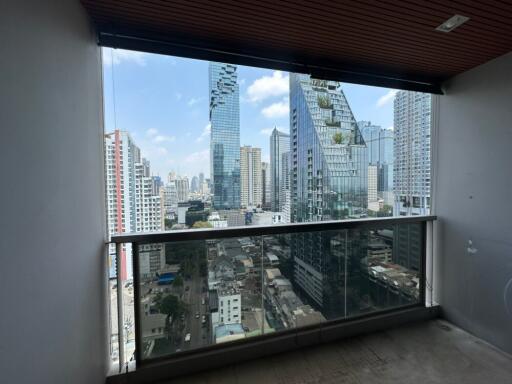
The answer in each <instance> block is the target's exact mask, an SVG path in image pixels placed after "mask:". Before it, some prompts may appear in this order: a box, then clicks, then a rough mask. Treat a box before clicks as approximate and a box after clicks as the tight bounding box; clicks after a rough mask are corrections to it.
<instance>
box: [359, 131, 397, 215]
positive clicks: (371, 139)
mask: <svg viewBox="0 0 512 384" xmlns="http://www.w3.org/2000/svg"><path fill="white" fill-rule="evenodd" d="M358 126H359V129H360V131H361V134H362V135H363V139H364V141H365V143H366V146H367V147H368V164H369V165H375V166H377V191H378V195H379V197H380V198H383V199H384V204H388V205H391V206H392V205H393V204H394V199H393V141H394V132H393V130H391V129H383V128H382V127H381V126H380V125H374V124H372V123H371V122H370V121H360V122H358Z"/></svg>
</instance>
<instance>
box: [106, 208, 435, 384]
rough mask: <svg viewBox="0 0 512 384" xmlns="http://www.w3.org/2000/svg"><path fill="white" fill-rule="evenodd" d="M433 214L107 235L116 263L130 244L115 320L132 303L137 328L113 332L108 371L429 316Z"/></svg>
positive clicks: (218, 356)
mask: <svg viewBox="0 0 512 384" xmlns="http://www.w3.org/2000/svg"><path fill="white" fill-rule="evenodd" d="M434 220H435V217H433V216H421V217H420V216H417V217H402V218H383V219H359V220H347V221H336V222H317V223H301V224H290V225H277V226H250V227H239V228H225V229H202V230H181V231H170V232H159V233H135V234H119V235H116V236H113V237H112V243H113V244H115V246H116V249H117V251H116V255H117V258H116V265H118V266H120V265H121V262H122V259H121V253H122V252H126V250H131V252H132V260H133V288H134V289H133V305H130V304H131V303H123V298H126V292H123V291H125V290H126V286H125V282H124V281H122V280H121V278H120V275H119V272H118V280H117V284H116V285H117V287H116V288H115V289H112V292H113V293H114V294H115V295H116V298H117V311H118V313H120V314H121V316H118V317H117V328H116V329H124V328H126V322H125V321H124V319H126V318H130V319H131V318H132V317H131V316H126V315H123V312H129V313H132V314H133V319H134V332H133V335H132V334H131V331H129V330H127V332H121V333H120V334H118V333H117V332H114V334H113V335H112V337H111V340H113V342H114V343H113V344H112V351H113V355H114V356H115V357H116V358H118V360H117V361H118V370H119V371H120V372H122V374H121V375H118V376H112V377H111V378H110V380H111V381H112V382H117V381H116V380H120V377H123V376H124V375H128V376H129V377H131V376H133V377H134V379H135V380H137V377H139V376H138V375H140V374H141V373H140V372H144V371H145V370H147V369H150V370H151V369H152V368H151V367H153V366H154V364H163V365H164V366H166V367H167V370H166V372H167V373H166V374H165V375H163V376H162V377H161V379H164V378H169V377H170V376H169V372H173V375H179V374H184V373H188V372H193V371H195V370H196V368H197V367H198V366H201V367H214V366H216V365H222V364H225V363H226V362H228V361H229V362H231V363H233V362H236V361H243V360H246V359H248V358H249V357H254V356H255V353H256V352H255V350H258V351H259V352H257V354H258V355H260V356H264V355H266V354H269V353H276V352H284V351H288V350H293V349H297V348H301V347H304V346H309V345H315V344H319V343H325V342H328V341H332V340H336V339H338V338H340V337H347V336H350V335H357V334H360V333H362V332H363V331H368V330H369V329H373V330H378V329H382V328H383V326H388V325H389V324H402V323H407V322H410V321H413V320H418V319H423V320H426V319H431V318H435V317H436V316H437V315H438V309H437V307H436V306H435V305H433V301H432V300H433V299H432V297H433V292H432V287H433V281H432V270H431V269H430V270H429V268H431V266H432V259H431V247H429V246H428V244H429V241H431V239H432V227H433V222H434ZM154 252H156V254H155V253H154ZM152 258H153V259H155V260H156V262H155V263H152ZM126 338H128V339H129V340H126ZM131 338H133V340H131ZM133 342H134V343H133ZM215 361H216V363H215ZM222 362H224V363H222ZM183 364H185V365H183ZM134 369H135V370H134ZM127 372H128V373H127ZM130 375H131V376H130Z"/></svg>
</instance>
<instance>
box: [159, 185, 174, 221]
mask: <svg viewBox="0 0 512 384" xmlns="http://www.w3.org/2000/svg"><path fill="white" fill-rule="evenodd" d="M161 190H162V198H163V205H164V210H163V212H164V217H165V218H166V219H173V218H174V215H175V214H176V212H177V210H178V191H177V190H176V183H175V182H174V181H173V182H169V183H167V184H166V185H165V186H164V187H162V189H161Z"/></svg>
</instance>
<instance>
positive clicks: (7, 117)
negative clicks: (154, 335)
mask: <svg viewBox="0 0 512 384" xmlns="http://www.w3.org/2000/svg"><path fill="white" fill-rule="evenodd" d="M0 8H1V12H0V36H1V37H0V129H1V139H0V175H1V179H0V180H1V182H0V186H1V187H0V204H1V210H0V228H1V231H0V258H1V260H0V306H1V307H0V308H1V309H0V382H2V383H24V384H25V383H39V384H42V383H51V384H58V383H66V384H69V383H74V384H79V383H84V384H85V383H87V384H94V383H103V382H104V379H105V373H106V370H107V350H108V348H107V337H106V334H107V321H106V318H107V314H106V302H107V300H106V275H105V268H104V260H105V259H104V255H103V252H104V251H103V242H104V240H105V235H104V234H105V225H104V221H105V214H104V211H105V210H104V198H103V195H104V190H103V189H104V187H103V140H102V133H103V132H102V131H103V124H102V83H101V61H100V58H101V57H100V50H99V48H98V47H97V46H96V44H95V39H94V34H93V31H92V28H91V26H90V24H89V20H88V18H87V15H86V13H85V11H84V9H83V8H82V6H81V5H80V3H79V1H78V0H46V1H40V0H23V1H14V0H7V1H2V2H1V7H0Z"/></svg>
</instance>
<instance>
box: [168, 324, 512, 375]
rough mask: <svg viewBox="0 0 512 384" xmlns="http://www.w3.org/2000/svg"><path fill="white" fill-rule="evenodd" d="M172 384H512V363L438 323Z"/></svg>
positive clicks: (270, 359) (484, 345)
mask: <svg viewBox="0 0 512 384" xmlns="http://www.w3.org/2000/svg"><path fill="white" fill-rule="evenodd" d="M168 383H169V384H170V382H168ZM172 383H173V384H185V383H186V384H199V383H201V384H202V383H207V384H252V383H254V384H256V383H257V384H291V383H298V384H324V383H325V384H331V383H333V384H334V383H337V384H338V383H343V384H352V383H393V384H400V383H414V384H420V383H421V384H424V383H436V384H445V383H454V384H461V383H463V384H473V383H492V384H501V383H503V384H505V383H506V384H510V383H512V357H511V356H509V355H507V354H505V353H503V352H501V351H499V350H497V349H496V348H494V347H492V346H491V345H489V344H487V343H486V342H484V341H482V340H480V339H478V338H476V337H474V336H472V335H470V334H468V333H467V332H465V331H463V330H461V329H459V328H457V327H455V326H454V325H452V324H451V323H448V322H446V321H444V320H432V321H428V322H422V323H415V324H411V325H407V326H403V327H400V328H395V329H391V330H387V331H383V332H377V333H373V334H369V335H365V336H359V337H355V338H351V339H345V340H339V341H336V342H332V343H329V344H323V345H319V346H315V347H309V348H304V349H301V350H297V351H294V352H290V353H284V354H280V355H274V356H270V357H266V358H261V359H257V360H252V361H249V362H245V363H240V364H236V365H232V366H228V367H225V368H221V369H216V370H212V371H206V372H201V373H197V374H194V375H189V376H184V377H180V378H177V379H173V380H172Z"/></svg>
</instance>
